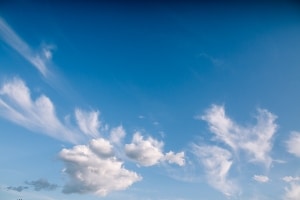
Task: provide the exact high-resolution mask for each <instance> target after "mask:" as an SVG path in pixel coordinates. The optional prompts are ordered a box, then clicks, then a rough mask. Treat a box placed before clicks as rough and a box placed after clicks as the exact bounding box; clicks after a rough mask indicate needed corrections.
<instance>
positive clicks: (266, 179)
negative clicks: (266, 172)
mask: <svg viewBox="0 0 300 200" xmlns="http://www.w3.org/2000/svg"><path fill="white" fill-rule="evenodd" d="M252 178H253V180H255V181H257V182H260V183H267V182H269V177H267V176H263V175H254V176H253V177H252Z"/></svg>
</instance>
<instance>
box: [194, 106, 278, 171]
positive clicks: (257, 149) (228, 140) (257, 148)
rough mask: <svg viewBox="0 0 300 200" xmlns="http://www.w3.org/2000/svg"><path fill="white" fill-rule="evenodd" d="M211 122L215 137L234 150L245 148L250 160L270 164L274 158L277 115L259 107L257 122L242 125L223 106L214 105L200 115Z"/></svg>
mask: <svg viewBox="0 0 300 200" xmlns="http://www.w3.org/2000/svg"><path fill="white" fill-rule="evenodd" d="M197 118H198V119H202V120H204V121H207V122H208V123H209V129H210V131H211V132H212V133H214V134H215V139H217V140H220V141H222V142H224V143H225V144H227V145H228V146H230V147H231V148H232V149H233V150H234V151H237V150H239V149H240V150H244V151H245V152H247V153H248V155H249V156H250V161H255V162H261V163H263V164H265V165H266V166H267V167H269V166H270V164H271V162H272V158H271V157H270V155H269V153H270V151H271V149H272V137H273V135H274V134H275V132H276V129H277V125H276V123H275V122H274V121H275V119H276V116H275V115H273V114H272V113H270V112H268V111H267V110H264V109H258V114H257V116H256V119H257V123H256V124H255V125H252V126H247V127H244V126H241V125H239V124H237V123H235V122H234V121H232V120H231V119H230V118H229V117H227V116H226V114H225V109H224V107H223V106H218V105H212V106H211V108H210V109H208V110H207V111H206V113H205V115H203V116H200V117H199V116H198V117H197Z"/></svg>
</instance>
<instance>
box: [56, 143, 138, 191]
mask: <svg viewBox="0 0 300 200" xmlns="http://www.w3.org/2000/svg"><path fill="white" fill-rule="evenodd" d="M60 159H61V160H62V161H63V162H64V165H65V169H64V170H63V172H64V173H65V174H66V175H68V177H69V182H68V183H67V184H66V185H65V186H64V188H63V192H64V193H82V194H83V193H93V194H96V195H100V196H105V195H107V194H108V193H110V192H112V191H116V190H124V189H126V188H127V187H129V186H131V185H132V184H133V183H135V182H137V181H140V180H141V179H142V177H141V176H140V175H138V174H137V173H135V172H132V171H129V170H127V169H125V168H124V166H123V162H121V161H119V160H118V159H117V158H116V157H115V155H114V152H113V146H112V145H111V143H110V142H109V141H108V140H105V139H102V138H100V139H93V140H92V141H91V142H90V143H89V144H88V145H77V146H74V147H73V148H72V149H63V150H62V151H61V152H60Z"/></svg>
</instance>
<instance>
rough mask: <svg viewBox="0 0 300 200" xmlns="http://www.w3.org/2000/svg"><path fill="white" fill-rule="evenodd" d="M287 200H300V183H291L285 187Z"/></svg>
mask: <svg viewBox="0 0 300 200" xmlns="http://www.w3.org/2000/svg"><path fill="white" fill-rule="evenodd" d="M284 199H285V200H299V199H300V185H299V184H296V183H291V184H290V186H289V187H286V188H285V196H284Z"/></svg>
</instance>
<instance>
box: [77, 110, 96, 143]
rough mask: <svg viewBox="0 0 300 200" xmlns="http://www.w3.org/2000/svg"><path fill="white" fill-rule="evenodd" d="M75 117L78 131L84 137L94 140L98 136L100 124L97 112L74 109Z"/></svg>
mask: <svg viewBox="0 0 300 200" xmlns="http://www.w3.org/2000/svg"><path fill="white" fill-rule="evenodd" d="M75 117H76V121H77V124H78V127H79V128H80V130H81V131H82V132H83V133H85V134H86V135H89V136H92V137H93V138H96V137H98V136H99V128H100V126H101V123H100V121H99V111H91V112H87V111H83V110H80V109H75Z"/></svg>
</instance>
